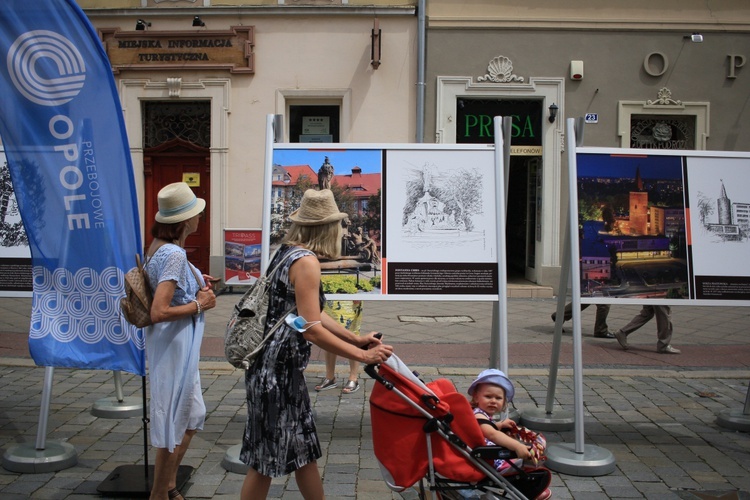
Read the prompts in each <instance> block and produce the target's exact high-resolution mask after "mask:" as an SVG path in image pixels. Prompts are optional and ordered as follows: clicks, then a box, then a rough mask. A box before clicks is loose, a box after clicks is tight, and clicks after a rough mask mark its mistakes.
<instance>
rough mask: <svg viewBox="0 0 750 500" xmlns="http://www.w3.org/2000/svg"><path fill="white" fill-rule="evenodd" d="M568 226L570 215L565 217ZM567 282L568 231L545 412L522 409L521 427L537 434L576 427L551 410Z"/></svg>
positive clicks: (567, 414) (570, 416) (568, 414)
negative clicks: (538, 432)
mask: <svg viewBox="0 0 750 500" xmlns="http://www.w3.org/2000/svg"><path fill="white" fill-rule="evenodd" d="M567 219H568V226H570V215H568V217H567ZM569 282H570V231H567V232H566V233H565V239H564V243H563V258H562V265H561V268H560V288H559V289H558V292H557V311H556V312H555V333H554V336H553V337H552V354H551V356H550V362H549V379H548V382H547V400H546V403H545V406H544V410H542V409H540V408H532V409H531V410H524V412H523V416H522V417H521V424H522V425H524V426H526V427H530V428H532V429H537V430H540V431H554V432H560V431H569V430H571V429H573V426H574V425H575V418H574V416H573V413H572V412H569V411H563V410H559V411H557V412H555V411H554V409H553V408H554V404H555V392H556V391H557V373H558V371H559V368H560V349H561V348H562V333H563V322H564V321H565V319H564V315H565V300H566V299H565V296H566V292H567V290H568V283H569Z"/></svg>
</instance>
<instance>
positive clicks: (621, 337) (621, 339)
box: [615, 330, 628, 351]
mask: <svg viewBox="0 0 750 500" xmlns="http://www.w3.org/2000/svg"><path fill="white" fill-rule="evenodd" d="M615 338H616V339H617V342H618V343H619V344H620V347H622V348H623V349H624V350H626V351H627V350H628V337H627V335H625V334H624V333H622V332H621V331H620V330H617V331H616V332H615Z"/></svg>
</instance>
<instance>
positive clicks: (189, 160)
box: [143, 139, 211, 273]
mask: <svg viewBox="0 0 750 500" xmlns="http://www.w3.org/2000/svg"><path fill="white" fill-rule="evenodd" d="M143 163H144V174H145V177H146V179H145V188H146V207H145V218H146V224H145V227H146V237H145V240H146V241H145V245H146V248H148V246H149V245H150V244H151V240H152V239H153V238H152V237H151V224H152V223H153V220H154V216H155V215H156V212H157V211H158V210H159V206H158V203H157V199H156V198H157V194H158V193H159V190H160V189H161V188H162V187H164V186H166V185H167V184H170V183H172V182H179V181H186V182H188V184H189V185H190V187H191V188H192V190H193V192H194V193H195V195H196V196H197V197H198V198H203V199H204V200H206V210H205V212H204V215H203V218H202V219H201V221H200V224H199V225H198V231H196V232H195V233H193V234H191V235H190V236H188V239H187V241H186V242H185V251H186V252H187V257H188V260H190V262H192V263H193V264H194V265H195V266H197V267H198V269H200V270H201V272H203V273H208V272H209V256H210V249H211V240H210V235H211V226H210V224H211V165H210V157H209V152H208V149H206V148H201V147H198V146H195V145H194V144H191V143H189V142H186V141H182V140H180V139H174V140H172V141H169V142H167V143H165V144H162V145H160V146H157V147H155V148H151V149H148V150H145V151H144V161H143Z"/></svg>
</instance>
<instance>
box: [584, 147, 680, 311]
mask: <svg viewBox="0 0 750 500" xmlns="http://www.w3.org/2000/svg"><path fill="white" fill-rule="evenodd" d="M576 158H577V188H578V217H579V220H578V225H579V226H578V227H579V237H580V239H579V242H580V245H579V252H580V255H579V262H580V266H581V269H580V271H581V296H582V297H603V298H606V297H620V298H633V299H635V298H638V299H642V298H647V299H664V298H667V299H687V298H690V297H689V287H688V264H687V262H688V261H687V239H686V230H685V201H684V196H683V194H684V182H683V168H682V157H680V156H661V155H653V156H652V155H633V156H631V155H610V154H593V153H592V154H589V153H579V154H578V155H577V156H576Z"/></svg>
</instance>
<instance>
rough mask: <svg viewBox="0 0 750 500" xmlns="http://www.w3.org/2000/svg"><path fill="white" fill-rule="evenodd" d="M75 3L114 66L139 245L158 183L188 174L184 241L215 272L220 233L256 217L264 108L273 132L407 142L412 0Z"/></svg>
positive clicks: (253, 224) (297, 137) (307, 138)
mask: <svg viewBox="0 0 750 500" xmlns="http://www.w3.org/2000/svg"><path fill="white" fill-rule="evenodd" d="M77 3H78V4H79V5H80V6H81V7H82V8H83V10H84V12H85V14H86V15H87V16H88V18H89V19H90V20H91V22H92V24H93V25H94V27H95V28H96V29H97V31H98V32H99V34H100V37H101V39H102V42H103V43H104V46H105V50H106V51H107V54H108V56H109V58H110V62H111V64H112V67H113V71H114V74H115V79H116V83H117V86H118V90H119V94H120V99H121V102H122V108H123V111H124V115H125V124H126V128H127V133H128V138H129V141H130V148H131V153H132V157H133V164H134V171H135V180H136V186H137V190H138V197H139V206H140V207H141V220H142V221H143V222H142V226H143V230H144V242H145V243H146V244H148V242H149V239H150V238H149V234H148V228H149V227H150V222H151V221H152V220H153V216H154V213H155V211H156V209H157V207H156V206H155V202H156V193H157V192H158V190H159V189H160V187H161V186H163V185H165V184H167V183H170V182H174V181H179V180H186V181H187V182H188V183H189V184H191V186H193V188H194V190H195V191H196V193H197V194H198V196H201V197H203V198H205V199H206V200H207V209H206V215H207V217H206V223H205V225H202V227H201V232H200V233H197V234H196V235H194V240H193V241H189V242H188V245H187V250H188V252H189V253H190V255H191V260H192V261H193V262H196V263H197V264H198V265H199V267H201V268H202V269H207V270H211V272H212V273H215V275H217V276H218V275H221V274H222V271H223V268H224V262H223V257H224V255H223V254H224V245H223V230H224V229H226V228H247V229H257V228H260V227H261V218H262V203H263V179H264V164H265V158H266V149H267V147H266V144H267V142H266V141H267V134H266V131H267V129H268V128H269V120H268V116H269V115H281V117H282V119H281V121H280V122H277V124H278V123H280V124H281V127H277V128H276V129H275V131H276V132H277V133H278V136H276V137H275V139H276V140H277V141H278V142H347V143H355V142H358V143H364V142H383V143H403V142H412V141H413V140H414V137H415V122H416V119H415V112H414V109H415V106H416V105H415V99H416V90H415V89H416V86H415V83H416V43H417V34H416V20H415V15H414V14H415V4H416V2H415V1H399V0H391V1H383V0H368V1H367V2H364V1H361V0H348V1H347V0H331V1H325V2H323V1H317V0H310V1H297V0H286V1H284V0H278V1H269V0H253V1H238V0H218V1H217V0H198V1H196V0H77ZM386 125H387V126H386ZM312 168H317V166H312ZM337 173H341V172H337Z"/></svg>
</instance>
